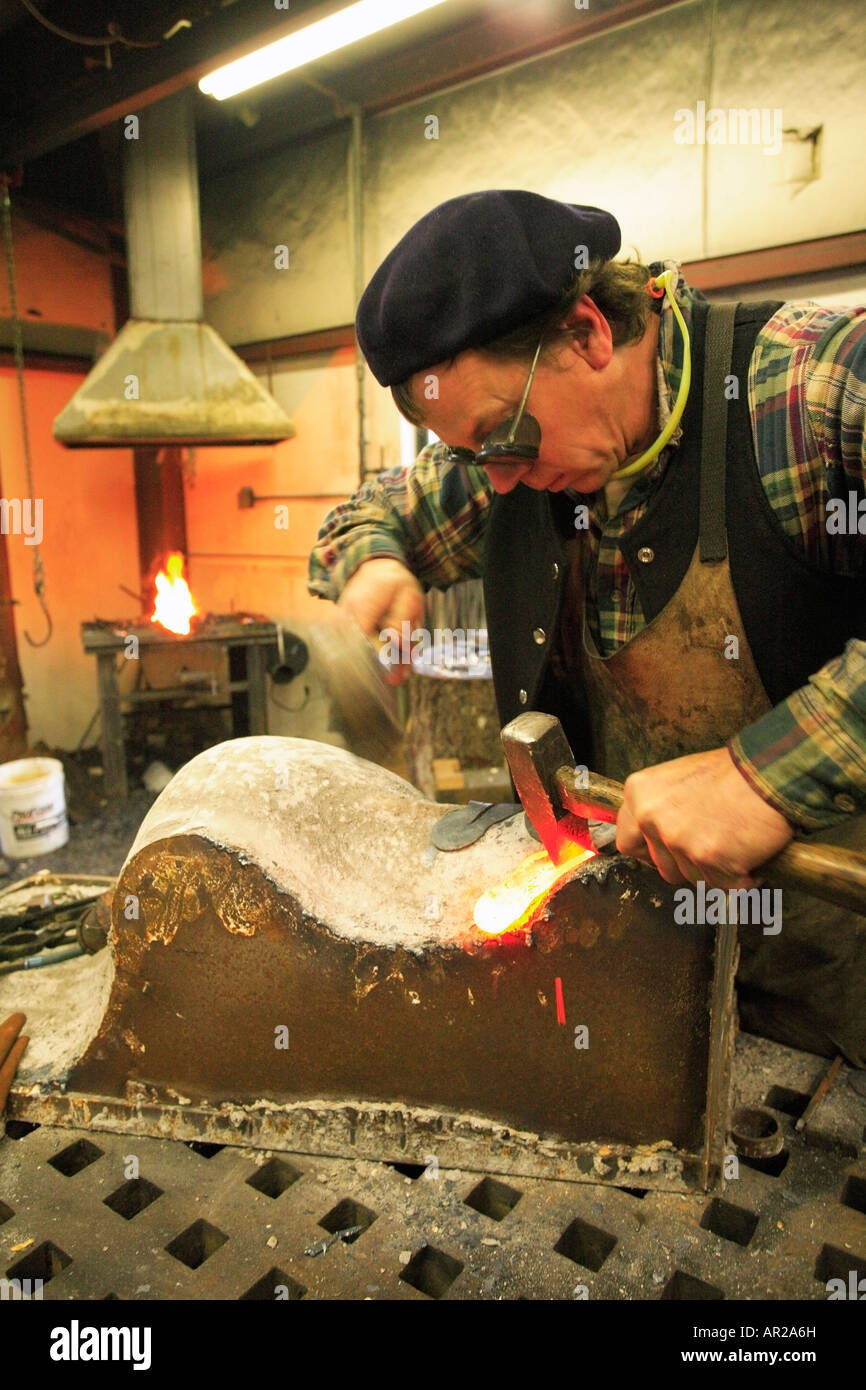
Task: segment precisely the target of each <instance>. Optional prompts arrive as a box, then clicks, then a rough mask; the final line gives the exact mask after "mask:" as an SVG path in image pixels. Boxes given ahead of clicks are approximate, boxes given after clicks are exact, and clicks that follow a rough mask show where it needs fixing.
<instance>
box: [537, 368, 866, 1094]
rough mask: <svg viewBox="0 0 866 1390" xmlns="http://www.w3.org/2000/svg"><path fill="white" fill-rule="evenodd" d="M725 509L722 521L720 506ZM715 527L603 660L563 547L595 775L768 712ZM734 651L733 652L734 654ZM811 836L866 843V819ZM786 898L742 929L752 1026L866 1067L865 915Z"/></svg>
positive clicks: (570, 632)
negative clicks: (770, 923) (674, 582)
mask: <svg viewBox="0 0 866 1390" xmlns="http://www.w3.org/2000/svg"><path fill="white" fill-rule="evenodd" d="M727 371H728V359H727V358H726V359H725V361H724V362H721V363H720V362H719V361H718V360H716V361H715V362H713V360H712V355H711V354H709V353H708V356H707V361H706V378H705V385H707V386H708V388H709V390H710V391H712V390H713V389H715V390H717V391H718V393H719V398H720V399H721V398H723V378H724V376H725V373H726V372H727ZM714 445H715V446H716V447H714ZM718 446H719V441H718V440H715V441H713V440H711V443H710V446H709V447H708V448H706V449H705V450H704V452H703V455H702V460H701V488H702V493H703V492H704V490H705V489H706V491H707V492H708V493H709V492H711V490H712V482H711V481H708V480H707V479H706V477H705V475H706V474H707V472H708V470H709V469H711V468H715V469H718V468H719V467H721V469H722V477H723V471H724V439H722V440H721V455H720V457H721V462H719V447H718ZM711 455H712V456H714V458H713V457H711ZM722 487H723V483H722ZM721 517H722V522H721V524H722V526H723V525H724V508H723V507H722V511H721ZM713 524H715V525H716V526H718V524H719V517H718V512H717V513H716V516H715V518H714V519H713V518H712V517H711V516H710V515H709V514H707V513H706V512H705V509H703V508H702V511H701V522H700V540H699V542H698V545H697V546H696V548H695V552H694V555H693V557H692V560H691V563H690V565H689V567H688V570H687V571H686V574H685V577H684V578H683V580H682V581H681V583H680V585H679V588H678V589H677V591H676V592H675V593H674V595H673V597H672V598H671V599H670V600H669V602H668V603H667V604H666V605H665V607H664V608H663V609H662V610H661V612H659V613H658V614H657V615H656V617H655V618H654V619H653V620H652V621H651V622H650V623H649V624H647V626H646V627H644V628H643V629H642V631H641V632H639V633H638V635H637V636H636V637H634V638H632V640H631V641H629V642H628V643H626V645H625V646H623V647H621V648H620V649H619V650H617V651H616V652H615V653H614V654H613V655H612V656H609V657H602V656H601V655H600V654H599V652H598V650H597V648H596V645H595V643H594V641H593V639H592V636H591V633H590V630H589V625H588V623H587V621H586V615H585V608H584V582H583V575H584V570H585V559H586V557H585V554H584V551H585V541H584V538H583V535H582V534H580V533H579V534H578V536H577V537H576V538H575V539H574V540H573V541H571V542H569V543H568V544H569V549H571V551H572V555H571V558H570V564H569V578H568V590H567V592H566V595H565V597H564V602H563V605H562V610H561V614H562V616H561V628H560V634H559V637H560V641H559V653H560V656H559V661H560V662H561V669H560V671H559V672H558V674H559V676H560V678H561V679H562V678H564V680H565V683H566V685H568V684H571V683H573V681H574V680H579V681H581V682H582V683H583V685H584V688H585V690H586V695H587V705H588V711H589V719H590V723H591V728H592V735H593V740H592V742H593V755H594V765H595V766H594V770H596V771H598V772H600V773H602V774H603V775H605V776H607V777H614V778H616V779H617V780H618V781H624V780H625V778H626V777H627V776H628V775H629V774H630V773H631V772H635V771H637V770H639V769H641V768H644V767H650V766H652V765H654V764H656V763H660V762H666V761H668V760H669V759H672V758H678V757H682V756H684V755H685V754H688V753H698V752H705V751H708V750H710V749H712V748H719V747H722V746H724V745H725V744H726V743H727V742H728V740H729V739H730V738H731V737H732V736H733V735H734V734H736V733H737V732H738V731H739V730H740V729H742V728H743V727H745V726H746V725H748V724H750V723H752V722H753V721H754V720H755V719H757V718H759V717H760V716H761V715H763V714H764V713H766V711H767V710H768V709H769V708H770V707H771V701H770V699H769V698H768V696H767V693H766V690H765V689H764V686H763V684H762V681H761V677H760V675H759V673H758V669H757V667H756V664H755V661H754V659H753V656H752V652H751V650H750V648H749V643H748V640H747V637H746V633H745V630H744V625H743V621H742V618H741V615H740V610H739V605H738V603H737V599H736V595H735V592H734V587H733V584H732V581H731V571H730V560H729V556H728V554H727V553H726V554H725V558H724V559H722V560H718V559H715V560H709V561H708V560H703V561H702V559H701V555H702V552H703V553H714V552H715V553H716V554H717V553H718V548H717V547H715V546H714V545H713V544H712V543H708V537H707V534H706V533H707V532H708V531H709V530H710V529H711V528H712V525H713ZM723 548H724V549H725V550H727V547H724V546H723ZM648 558H649V560H650V562H651V560H652V558H653V557H652V556H649V557H648ZM732 638H736V644H734V643H732V641H731V639H732ZM734 651H737V655H736V656H733V655H730V656H728V655H726V652H728V653H732V652H734ZM803 838H807V839H812V840H816V841H821V842H824V843H831V844H839V845H845V846H848V847H850V848H856V849H860V850H866V820H864V818H862V817H861V818H859V819H856V820H849V821H846V822H845V823H844V824H842V825H839V826H834V827H833V828H832V829H830V830H826V831H821V832H819V833H817V834H815V835H812V836H804V837H803ZM781 902H782V917H781V931H780V932H779V933H778V934H777V935H764V933H763V927H762V925H761V924H741V925H740V926H739V929H738V935H739V941H740V963H739V968H738V974H737V983H738V1000H739V1011H740V1019H741V1023H742V1025H743V1027H745V1028H746V1029H747V1030H749V1031H752V1032H757V1033H761V1034H763V1035H764V1036H766V1037H769V1038H773V1039H774V1040H776V1041H778V1042H782V1043H787V1044H788V1045H789V1046H792V1047H797V1048H802V1049H804V1050H806V1051H809V1052H817V1053H819V1054H822V1055H824V1056H833V1055H835V1054H836V1053H837V1052H841V1053H842V1054H843V1055H844V1057H845V1058H846V1060H847V1061H848V1062H849V1063H851V1064H852V1065H854V1066H858V1067H863V1066H866V918H863V917H859V916H857V915H856V914H854V913H850V912H846V911H843V910H841V909H838V908H835V907H833V906H832V905H830V904H827V903H823V902H821V901H820V900H818V899H816V898H812V897H809V896H808V895H806V894H802V893H796V892H793V891H789V890H787V889H785V890H783V891H782V899H781ZM684 930H688V928H687V927H685V928H684Z"/></svg>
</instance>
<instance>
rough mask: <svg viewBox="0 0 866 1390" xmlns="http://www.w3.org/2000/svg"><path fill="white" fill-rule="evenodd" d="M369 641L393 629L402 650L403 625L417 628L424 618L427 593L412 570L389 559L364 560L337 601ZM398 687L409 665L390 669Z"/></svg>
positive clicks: (384, 557) (383, 557) (339, 606)
mask: <svg viewBox="0 0 866 1390" xmlns="http://www.w3.org/2000/svg"><path fill="white" fill-rule="evenodd" d="M337 607H338V608H341V609H343V610H344V611H345V612H346V613H347V614H348V616H349V617H350V618H353V619H354V621H355V622H356V623H357V624H358V626H359V627H360V628H361V630H362V631H363V632H365V633H366V634H367V636H368V637H378V636H379V634H380V633H382V632H385V631H386V630H387V629H388V628H392V629H393V630H394V633H395V637H396V640H397V641H399V642H400V646H401V650H402V648H403V647H404V646H405V645H406V644H404V643H403V642H402V641H401V638H402V633H403V627H402V625H403V623H404V622H408V623H409V624H410V628H409V631H410V634H411V631H412V628H413V627H414V625H415V624H416V623H417V622H418V620H419V619H420V618H421V617H422V616H423V614H424V590H423V589H422V588H421V585H420V584H419V583H418V580H417V579H416V578H415V576H414V574H413V573H412V571H411V570H409V569H407V568H406V566H405V565H404V564H401V562H400V561H399V560H394V559H392V558H391V557H390V556H382V557H381V559H373V560H365V562H364V564H363V565H359V567H358V568H357V569H356V570H355V573H354V574H353V575H352V577H351V579H350V580H349V581H348V583H347V584H346V585H345V587H344V589H343V592H342V593H341V594H340V597H339V599H338V600H337ZM391 671H392V680H394V681H395V682H396V683H399V681H401V680H403V679H404V678H405V677H406V675H407V674H408V671H409V667H408V665H400V666H395V667H392V668H391Z"/></svg>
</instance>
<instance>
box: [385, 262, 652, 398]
mask: <svg viewBox="0 0 866 1390" xmlns="http://www.w3.org/2000/svg"><path fill="white" fill-rule="evenodd" d="M650 273H651V272H650V270H649V267H648V266H645V265H641V264H640V262H639V261H590V263H589V265H588V266H587V267H586V269H585V270H581V271H580V272H579V273H578V274H577V276H576V277H575V279H574V280H573V281H572V282H571V284H570V285H569V287H568V289H567V290H566V291H565V293H564V294H563V295H562V298H561V299H560V300H559V302H558V303H557V304H555V305H554V307H553V308H552V309H548V310H546V311H545V313H543V314H538V315H537V316H536V317H535V318H533V319H528V320H527V322H526V323H522V324H521V325H520V327H519V328H513V329H512V330H511V332H510V333H505V334H503V336H502V337H501V338H496V339H495V340H494V341H493V342H492V343H485V344H484V345H483V347H480V348H478V351H479V352H482V353H485V354H486V355H487V356H488V357H494V358H498V359H500V360H503V361H512V362H514V361H518V362H519V361H527V362H528V361H530V360H531V359H532V355H533V353H534V352H535V349H536V348H537V346H538V340H539V338H541V337H542V336H543V337H544V347H543V348H542V353H541V355H542V358H545V357H547V358H548V359H549V358H550V356H551V355H552V354H551V350H552V349H553V348H554V347H555V345H556V344H557V343H558V342H561V341H562V340H563V339H564V338H571V337H573V336H574V334H575V332H576V331H577V330H575V329H573V328H563V327H562V322H563V320H564V319H565V318H567V317H568V315H569V313H570V312H571V310H572V309H573V308H574V306H575V304H577V302H578V300H580V299H582V298H583V296H584V295H585V294H588V295H589V297H590V299H591V300H592V301H593V303H594V304H595V305H596V307H597V308H598V309H600V310H601V312H602V314H603V315H604V317H605V318H606V319H607V321H608V323H609V324H610V327H611V336H612V338H613V344H614V347H620V346H621V345H622V344H623V343H634V342H637V341H638V339H639V338H642V337H643V335H644V332H645V331H646V326H647V323H648V322H649V316H650V314H651V313H653V312H655V313H658V312H659V311H660V308H661V300H660V299H659V300H657V299H653V297H652V296H651V295H650V294H648V293H647V288H646V286H647V280H649V278H650ZM391 395H392V396H393V398H394V404H395V405H396V407H397V409H398V410H399V412H400V414H401V415H402V416H403V417H404V419H406V420H408V421H409V423H410V424H412V425H422V424H423V422H424V415H423V412H422V411H421V410H420V409H419V407H418V406H417V404H416V403H415V401H414V400H413V398H412V394H411V392H410V390H409V383H408V381H401V382H399V383H398V385H396V386H392V387H391Z"/></svg>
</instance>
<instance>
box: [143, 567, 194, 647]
mask: <svg viewBox="0 0 866 1390" xmlns="http://www.w3.org/2000/svg"><path fill="white" fill-rule="evenodd" d="M165 568H166V570H167V571H168V573H164V572H163V571H162V570H160V572H159V574H158V575H157V576H156V604H155V606H154V610H153V616H152V617H151V620H150V621H151V622H152V623H162V626H163V627H167V628H168V630H169V632H178V633H180V634H181V635H182V636H186V634H187V633H188V632H189V620H190V618H192V617H193V616H194V615H195V614H196V613H197V612H198V609H197V608H196V606H195V604H194V603H193V598H192V594H191V593H190V591H189V585H188V584H187V582H186V580H185V579H184V577H183V556H182V555H181V553H180V551H179V550H173V551H172V552H171V554H170V555H169V556H168V558H167V560H166V562H165Z"/></svg>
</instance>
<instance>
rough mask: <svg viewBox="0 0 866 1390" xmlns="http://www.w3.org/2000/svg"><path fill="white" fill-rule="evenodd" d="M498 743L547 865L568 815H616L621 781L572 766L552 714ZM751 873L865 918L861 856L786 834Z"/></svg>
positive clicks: (559, 847)
mask: <svg viewBox="0 0 866 1390" xmlns="http://www.w3.org/2000/svg"><path fill="white" fill-rule="evenodd" d="M502 744H503V747H504V748H505V756H506V757H507V758H508V766H509V768H510V769H511V776H512V778H513V779H514V785H515V787H516V789H517V795H518V796H519V797H520V800H521V802H522V803H523V809H524V811H525V812H526V814H527V816H528V817H529V819H530V820H531V821H532V824H533V825H534V826H535V829H536V830H537V831H538V834H539V836H540V837H541V843H542V844H543V845H544V848H545V849H546V850H547V853H548V854H549V855H550V857H551V859H552V860H553V862H554V864H558V863H560V861H561V859H562V855H563V850H564V847H565V846H566V845H567V844H569V843H570V842H571V841H573V839H574V838H575V829H576V828H577V827H575V826H574V823H573V817H575V816H577V817H578V818H579V819H580V820H582V821H585V820H586V819H587V818H588V817H593V818H594V819H595V820H604V821H615V820H616V818H617V812H618V811H619V808H620V806H621V805H622V802H623V787H622V783H621V782H612V781H611V780H610V779H609V778H607V777H599V776H597V775H596V774H595V773H593V772H587V771H586V770H585V769H583V768H581V769H578V768H577V767H576V766H575V762H574V757H573V755H572V752H571V749H570V747H569V745H568V739H567V738H566V737H565V732H564V730H563V728H562V725H561V724H560V722H559V720H558V719H556V718H554V716H553V715H552V714H541V713H539V712H537V711H532V712H529V713H527V714H519V715H518V716H517V718H516V719H512V721H511V723H510V724H506V726H505V728H504V729H503V730H502ZM579 828H580V829H581V830H582V829H584V827H583V826H581V827H579ZM752 873H753V874H754V875H756V876H757V877H759V878H762V879H766V880H767V882H768V883H771V884H776V885H778V886H779V887H782V888H796V889H799V890H800V891H801V892H803V893H809V894H811V896H812V897H814V898H822V899H823V900H824V901H825V902H828V903H834V904H835V906H836V907H844V908H846V909H847V910H848V911H849V912H856V913H858V914H859V915H860V916H861V917H866V855H862V854H856V853H855V852H854V851H853V850H849V849H840V848H837V846H835V845H822V844H809V843H806V842H805V841H802V840H792V841H790V842H789V843H788V844H787V845H786V846H785V848H784V849H783V850H782V851H781V852H780V853H779V854H776V855H774V856H773V858H772V859H768V860H767V862H766V863H765V864H761V865H759V866H758V868H756V869H753V870H752Z"/></svg>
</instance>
